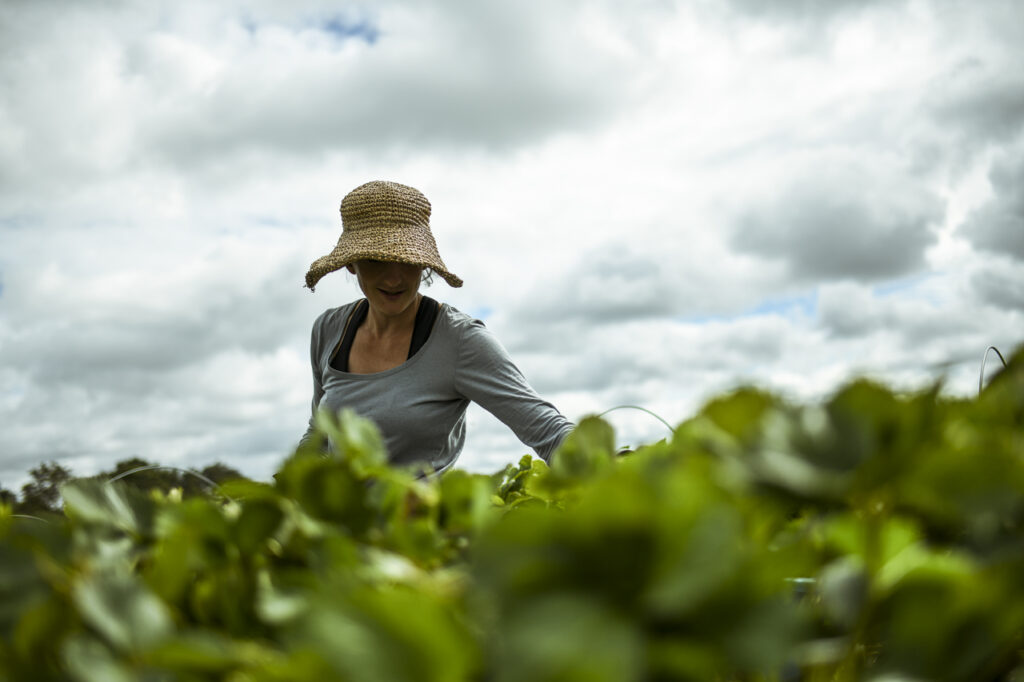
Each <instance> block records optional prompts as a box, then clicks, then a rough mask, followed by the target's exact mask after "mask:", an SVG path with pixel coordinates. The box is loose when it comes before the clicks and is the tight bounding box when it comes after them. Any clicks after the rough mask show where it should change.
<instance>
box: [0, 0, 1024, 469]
mask: <svg viewBox="0 0 1024 682" xmlns="http://www.w3.org/2000/svg"><path fill="white" fill-rule="evenodd" d="M1022 23H1024V9H1022V7H1021V4H1020V2H1019V0H959V1H957V0H941V1H939V0H935V1H934V2H927V1H920V2H918V1H908V2H900V1H896V0H893V1H887V0H874V1H870V2H869V1H862V0H831V1H826V2H807V1H801V2H793V1H790V0H716V1H712V0H698V1H695V2H681V1H680V2H673V1H672V0H640V1H637V2H631V3H621V2H611V1H610V0H589V1H586V2H584V1H582V0H580V1H577V0H564V1H560V2H540V1H536V2H523V1H521V0H519V1H515V2H513V1H511V0H508V1H505V0H501V1H494V2H491V1H487V2H476V3H463V2H455V1H454V0H417V1H416V2H413V1H412V0H405V1H402V0H385V1H382V2H373V3H357V2H351V3H349V2H342V1H339V0H334V1H332V2H326V1H323V2H320V1H317V0H302V1H299V2H292V3H280V2H273V1H271V0H265V1H263V2H260V1H255V2H253V1H249V2H227V1H226V2H218V3H208V2H201V1H199V0H175V2H145V3H143V2H137V3H133V2H129V1H128V0H120V1H119V0H108V1H106V2H90V3H79V2H71V1H66V2H61V1H60V0H46V1H42V2H36V1H29V0H6V1H5V2H3V3H2V5H0V57H2V59H0V485H2V486H3V487H6V488H10V489H18V488H20V485H21V484H22V483H23V482H24V481H25V479H26V473H27V471H28V469H29V468H31V467H32V466H34V465H36V464H38V463H40V462H42V461H47V460H56V461H59V462H61V463H62V464H64V465H65V466H68V467H70V468H71V469H72V470H73V471H74V472H75V473H78V474H83V475H84V474H89V473H94V472H96V471H99V470H102V469H108V468H111V467H112V466H113V465H114V463H116V462H117V461H119V460H122V459H126V458H129V457H133V456H138V457H142V458H145V459H148V460H151V461H156V462H160V463H163V464H173V465H177V466H186V467H187V466H195V467H202V466H205V465H207V464H211V463H213V462H214V461H222V462H225V463H227V464H230V465H232V466H235V467H237V468H238V469H240V470H242V471H243V472H244V473H246V474H248V475H249V476H252V477H254V478H261V479H265V478H267V477H269V476H270V475H271V474H272V473H273V471H274V470H275V469H276V468H277V466H278V464H279V463H280V462H281V460H282V459H283V458H284V457H285V456H286V455H287V454H288V452H289V450H290V448H291V447H292V446H293V445H294V444H295V442H296V441H297V440H298V438H299V437H300V436H301V434H302V433H303V431H304V429H305V426H306V420H307V419H308V417H309V410H310V405H309V400H310V393H311V378H310V368H309V331H310V325H311V323H312V322H313V320H314V319H315V318H316V316H317V315H318V314H319V313H320V312H321V311H323V310H324V309H326V308H328V307H333V306H337V305H340V304H342V303H344V302H347V301H349V300H351V299H353V298H355V297H357V296H358V295H359V291H358V288H357V286H356V284H355V282H354V281H353V280H352V279H351V278H350V277H348V276H346V275H342V274H335V275H331V276H329V277H327V278H325V279H324V280H323V281H322V283H321V285H319V286H318V287H317V290H316V292H315V293H310V292H309V291H308V290H307V289H304V288H303V276H304V274H305V272H306V269H307V267H308V265H309V263H310V262H312V261H313V260H315V259H316V258H317V257H319V256H321V255H324V254H325V253H327V252H328V251H330V249H331V248H332V247H333V245H334V243H335V241H336V240H337V237H338V234H339V233H340V222H339V220H338V213H337V209H338V203H339V201H340V200H341V197H342V196H344V195H345V194H346V193H347V192H348V191H349V190H351V189H353V188H354V187H356V186H358V185H360V184H362V183H363V182H366V181H368V180H373V179H387V180H395V181H398V182H402V183H405V184H409V185H413V186H415V187H418V188H419V189H421V190H422V191H423V192H424V193H425V194H426V195H427V197H428V198H429V199H430V200H431V202H432V204H433V206H434V213H433V217H432V225H433V228H434V232H435V235H436V237H437V241H438V243H439V246H440V249H441V253H442V255H443V257H444V259H445V261H446V262H447V264H448V266H449V267H450V268H451V269H452V271H454V272H455V273H456V274H458V275H460V276H461V277H462V278H463V279H465V281H466V286H465V287H464V288H462V289H459V290H455V289H451V288H449V287H448V286H447V285H445V284H444V283H443V282H442V281H438V282H437V283H435V284H434V285H433V286H432V287H431V288H430V289H428V290H427V291H426V293H428V294H429V295H432V296H434V297H435V298H438V299H440V300H443V301H447V302H448V303H450V304H452V305H454V306H456V307H457V308H459V309H461V310H464V311H466V312H469V313H471V314H474V315H476V316H478V317H480V318H481V319H484V320H485V321H486V323H487V324H488V326H489V327H491V328H492V329H493V330H494V331H495V332H496V333H497V334H498V336H499V338H500V339H501V340H502V342H503V343H504V344H505V346H506V347H507V348H508V349H509V351H510V353H511V354H512V356H513V358H514V359H515V360H516V362H517V364H518V365H519V366H520V368H521V369H522V370H523V371H524V373H525V374H526V376H527V378H528V379H529V380H530V381H531V383H533V385H534V386H535V388H537V390H538V391H539V392H541V393H542V394H543V395H544V396H545V397H547V398H549V399H550V400H551V401H552V402H554V403H555V404H556V405H557V406H558V407H559V408H560V409H561V410H562V411H563V412H564V413H565V414H566V415H567V416H569V417H570V418H571V419H578V418H580V417H582V416H583V415H585V414H588V413H594V412H602V411H604V410H607V409H609V408H612V407H615V406H618V405H638V406H641V407H644V408H647V409H649V410H652V411H654V412H656V413H657V414H659V415H661V416H662V417H664V418H665V419H666V420H668V421H669V422H672V423H678V422H679V421H682V420H683V419H685V418H686V417H688V416H689V415H691V414H692V413H693V411H694V410H695V409H697V408H698V407H699V405H700V404H701V402H702V401H704V400H706V399H707V398H708V397H709V396H711V395H714V394H716V393H719V392H721V391H724V390H726V389H729V388H731V387H734V386H736V385H739V384H743V383H753V384H757V385H760V386H763V387H767V388H771V389H774V390H776V391H779V392H781V393H783V394H785V395H788V396H792V397H794V398H796V399H801V400H810V399H815V398H816V397H820V396H824V395H827V394H828V393H829V392H830V391H832V390H834V389H835V388H836V386H838V385H839V384H840V383H842V382H843V381H845V380H846V379H848V378H850V377H852V376H854V375H864V374H867V375H870V376H874V377H878V378H881V379H882V380H884V381H886V382H888V383H890V384H892V385H896V386H901V387H902V386H905V387H908V388H909V387H915V386H921V385H923V384H925V383H927V382H930V381H934V380H935V379H937V378H939V377H943V376H944V377H945V381H946V384H945V385H946V390H947V391H949V392H951V393H955V394H971V393H973V392H975V391H977V383H978V376H979V368H980V364H981V359H982V355H983V353H984V351H985V349H986V348H987V347H988V346H990V345H995V346H997V347H998V348H1000V349H1001V350H1002V351H1003V352H1004V354H1005V353H1008V352H1010V351H1011V350H1012V349H1013V348H1015V347H1016V346H1017V345H1018V344H1020V343H1021V342H1022V341H1024V69H1021V68H1020V66H1021V64H1022V63H1024V60H1022V57H1024V44H1022V43H1021V41H1020V39H1019V38H1020V36H1019V28H1020V26H1021V25H1022ZM992 366H993V365H992V364H991V363H990V364H989V367H990V368H991V367H992ZM608 417H609V419H610V420H611V421H612V423H613V425H614V426H615V427H616V429H617V431H618V437H619V439H620V440H621V441H622V443H623V444H627V443H637V442H641V441H644V440H651V439H657V438H661V437H662V436H664V435H665V434H666V429H665V427H664V426H663V425H662V424H660V423H659V422H658V421H657V420H656V419H654V418H653V417H651V416H650V415H648V414H646V413H644V412H641V411H639V410H631V409H623V410H617V411H615V412H612V413H611V414H609V415H608ZM524 452H526V449H525V447H524V446H522V445H521V444H520V443H518V441H516V440H515V438H514V437H513V436H512V435H511V434H510V433H509V432H508V430H507V429H505V427H503V426H502V425H501V424H500V423H499V422H497V421H496V420H494V419H493V418H492V417H491V416H490V415H488V414H487V413H485V412H483V411H480V410H477V409H474V410H472V411H471V412H470V435H469V438H468V441H467V446H466V450H465V451H464V453H463V457H462V459H461V460H460V466H462V467H464V468H467V469H470V470H475V471H485V472H490V471H495V470H497V469H500V468H501V467H502V466H503V465H504V464H505V463H506V462H509V461H514V460H516V459H517V458H518V457H519V456H520V455H521V454H523V453H524Z"/></svg>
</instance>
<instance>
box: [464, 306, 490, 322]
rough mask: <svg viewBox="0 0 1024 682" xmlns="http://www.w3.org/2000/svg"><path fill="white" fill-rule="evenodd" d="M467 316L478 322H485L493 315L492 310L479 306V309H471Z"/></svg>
mask: <svg viewBox="0 0 1024 682" xmlns="http://www.w3.org/2000/svg"><path fill="white" fill-rule="evenodd" d="M469 314H470V315H471V316H472V317H475V318H476V319H478V320H481V321H483V322H486V321H487V318H488V317H490V316H491V315H493V314H494V308H490V307H488V306H481V307H479V308H473V309H472V310H470V311H469Z"/></svg>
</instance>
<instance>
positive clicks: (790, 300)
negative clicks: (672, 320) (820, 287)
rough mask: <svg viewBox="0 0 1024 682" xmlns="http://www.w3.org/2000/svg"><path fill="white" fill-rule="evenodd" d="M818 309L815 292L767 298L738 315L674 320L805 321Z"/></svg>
mask: <svg viewBox="0 0 1024 682" xmlns="http://www.w3.org/2000/svg"><path fill="white" fill-rule="evenodd" d="M817 309H818V292H817V290H814V291H810V292H807V293H803V294H799V295H795V296H782V297H777V298H767V299H764V300H763V301H761V302H759V303H758V304H757V305H755V306H753V307H752V308H748V309H747V310H744V311H742V312H739V313H721V314H707V315H686V316H683V317H678V318H676V321H677V322H680V323H682V324H710V323H713V322H731V321H733V320H738V319H741V318H744V317H760V316H764V315H781V316H782V317H785V318H788V319H806V318H809V317H812V316H814V314H815V312H816V311H817Z"/></svg>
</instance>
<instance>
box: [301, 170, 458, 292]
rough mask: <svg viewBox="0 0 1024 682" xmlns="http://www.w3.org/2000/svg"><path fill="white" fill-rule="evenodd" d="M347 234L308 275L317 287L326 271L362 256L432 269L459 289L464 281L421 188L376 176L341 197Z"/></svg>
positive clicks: (335, 268)
mask: <svg viewBox="0 0 1024 682" xmlns="http://www.w3.org/2000/svg"><path fill="white" fill-rule="evenodd" d="M340 213H341V226H342V232H341V237H339V238H338V244H337V246H335V247H334V250H333V251H331V253H329V254H327V255H326V256H323V257H322V258H318V259H317V260H315V261H313V264H312V265H310V267H309V271H308V272H307V273H306V286H307V287H309V288H310V289H313V287H314V286H316V283H317V282H318V281H319V280H320V278H321V277H323V276H324V275H326V274H328V273H331V272H334V271H335V270H338V269H339V268H343V267H345V266H346V265H349V264H350V263H354V262H355V261H358V260H364V259H366V260H382V261H391V262H396V263H408V264H410V265H418V266H420V267H423V268H430V269H431V270H433V271H434V272H436V273H437V274H438V275H440V276H441V277H442V278H443V279H444V280H445V281H446V282H448V284H450V285H451V286H453V287H461V286H462V280H461V279H459V278H458V277H457V276H455V275H454V274H452V273H451V272H449V271H448V268H447V267H445V264H444V261H442V260H441V255H440V254H439V253H438V251H437V243H436V242H435V241H434V235H433V234H432V233H431V231H430V202H429V201H427V198H426V197H425V196H423V193H422V192H420V191H419V190H418V189H416V188H415V187H409V186H408V185H402V184H399V183H397V182H388V181H385V180H374V181H373V182H368V183H366V184H364V185H360V186H359V187H356V188H355V189H354V190H352V191H351V192H349V193H348V194H347V195H345V198H344V199H342V200H341V208H340Z"/></svg>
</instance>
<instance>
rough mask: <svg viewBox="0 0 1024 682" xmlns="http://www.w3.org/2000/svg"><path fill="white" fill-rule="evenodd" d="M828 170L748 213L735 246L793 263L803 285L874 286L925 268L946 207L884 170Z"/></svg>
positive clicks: (733, 237) (788, 186)
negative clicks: (835, 282) (859, 283)
mask: <svg viewBox="0 0 1024 682" xmlns="http://www.w3.org/2000/svg"><path fill="white" fill-rule="evenodd" d="M821 162H822V164H821V165H822V167H821V168H817V169H814V170H812V171H810V172H807V171H805V172H804V173H801V174H799V175H798V176H796V177H795V178H794V179H791V180H789V181H785V180H784V181H782V182H783V183H784V184H783V187H782V188H781V190H780V191H779V192H778V196H777V197H775V198H772V199H767V200H761V201H757V202H755V203H754V204H753V205H750V206H748V207H747V208H746V209H745V210H743V211H742V212H741V213H740V214H739V216H738V218H737V219H736V222H735V223H734V225H733V227H732V231H731V234H730V242H731V244H732V245H733V246H734V247H735V248H736V249H738V250H739V251H742V252H745V253H749V254H753V255H757V256H761V257H764V258H768V259H773V260H778V261H781V262H783V263H785V265H786V266H787V268H788V271H789V273H790V274H791V275H792V276H793V277H795V278H799V279H810V280H839V279H848V278H849V279H857V280H864V281H872V280H880V279H886V278H891V277H897V276H900V275H904V274H907V273H910V272H914V271H915V270H917V269H919V268H920V267H922V265H923V264H924V252H925V249H926V248H928V247H929V246H930V245H932V244H933V243H935V241H936V235H935V233H934V227H935V224H936V223H937V222H938V221H939V220H941V218H942V215H943V210H944V209H943V204H942V202H941V200H940V199H939V198H938V197H936V196H935V195H934V194H932V193H931V192H929V191H928V190H926V189H925V188H924V187H923V186H921V185H919V184H918V183H916V182H915V181H913V180H911V179H909V178H907V177H905V176H902V175H900V174H899V173H893V172H891V171H890V172H887V170H886V169H885V167H884V165H883V164H880V165H879V166H878V167H870V166H869V165H867V164H854V165H849V164H843V163H842V162H840V163H839V164H834V163H833V162H830V161H829V160H828V159H822V160H821Z"/></svg>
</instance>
